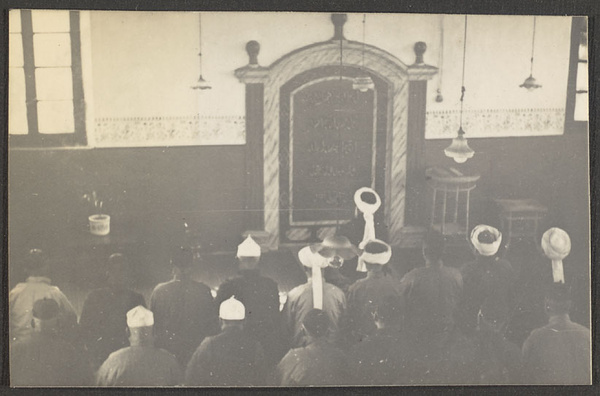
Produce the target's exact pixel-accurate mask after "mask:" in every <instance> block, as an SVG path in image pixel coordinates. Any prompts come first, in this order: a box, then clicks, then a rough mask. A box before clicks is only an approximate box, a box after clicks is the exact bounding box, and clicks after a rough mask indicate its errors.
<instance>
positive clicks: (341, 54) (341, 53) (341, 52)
mask: <svg viewBox="0 0 600 396" xmlns="http://www.w3.org/2000/svg"><path fill="white" fill-rule="evenodd" d="M342 56H343V49H342V37H340V81H342V66H343V63H342Z"/></svg>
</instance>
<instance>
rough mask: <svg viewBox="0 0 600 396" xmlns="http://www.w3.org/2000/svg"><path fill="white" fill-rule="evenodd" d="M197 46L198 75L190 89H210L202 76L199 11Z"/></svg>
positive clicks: (199, 16)
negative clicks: (198, 58)
mask: <svg viewBox="0 0 600 396" xmlns="http://www.w3.org/2000/svg"><path fill="white" fill-rule="evenodd" d="M198 32H199V35H198V39H199V41H198V43H199V44H198V47H199V52H198V56H199V57H200V77H198V82H197V83H196V84H195V85H193V86H192V89H199V90H201V91H203V90H205V89H211V88H212V87H211V86H210V84H209V83H208V82H207V81H206V80H205V79H204V78H203V77H202V13H201V12H199V13H198Z"/></svg>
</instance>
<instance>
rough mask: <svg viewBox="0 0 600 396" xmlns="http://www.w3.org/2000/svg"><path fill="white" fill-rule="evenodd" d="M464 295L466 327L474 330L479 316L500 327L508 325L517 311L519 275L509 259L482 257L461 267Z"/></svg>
mask: <svg viewBox="0 0 600 396" xmlns="http://www.w3.org/2000/svg"><path fill="white" fill-rule="evenodd" d="M460 271H461V274H462V278H463V296H462V299H461V318H462V320H463V321H464V323H463V324H462V325H463V326H464V327H465V328H466V329H474V328H475V327H476V325H477V315H478V313H479V311H480V310H481V314H482V315H483V316H484V317H485V319H486V320H487V321H490V322H495V323H497V324H498V326H502V327H503V324H504V325H505V324H506V323H507V322H508V320H509V318H510V317H511V314H512V313H513V310H514V309H515V300H516V298H515V286H516V280H517V279H516V274H515V273H514V271H513V269H512V266H511V265H510V263H509V262H508V261H506V260H503V259H500V258H498V257H484V256H479V257H478V258H477V260H475V261H472V262H470V263H467V264H465V265H464V266H463V267H462V268H461V270H460Z"/></svg>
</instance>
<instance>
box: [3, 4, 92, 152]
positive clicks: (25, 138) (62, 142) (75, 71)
mask: <svg viewBox="0 0 600 396" xmlns="http://www.w3.org/2000/svg"><path fill="white" fill-rule="evenodd" d="M20 13H21V37H22V41H23V70H24V72H25V98H26V109H27V129H28V133H27V134H25V135H17V134H14V135H11V134H10V131H9V133H8V144H9V147H11V148H12V147H76V146H87V133H86V123H85V111H86V109H85V99H84V92H83V71H82V59H81V31H80V15H79V11H69V25H70V26H69V36H70V39H71V75H72V82H73V99H72V102H73V124H74V125H73V128H74V131H73V132H68V133H56V134H43V133H40V132H39V125H38V106H37V104H38V99H37V94H36V81H35V70H36V66H35V61H34V53H33V51H34V48H33V45H34V44H33V36H34V32H33V23H32V16H31V10H20ZM9 72H10V71H9ZM9 105H10V103H9Z"/></svg>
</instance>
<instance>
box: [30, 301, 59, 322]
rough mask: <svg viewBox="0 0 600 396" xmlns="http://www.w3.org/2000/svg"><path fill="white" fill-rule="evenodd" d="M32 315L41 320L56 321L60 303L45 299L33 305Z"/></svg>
mask: <svg viewBox="0 0 600 396" xmlns="http://www.w3.org/2000/svg"><path fill="white" fill-rule="evenodd" d="M31 313H32V315H33V317H34V318H37V319H40V320H49V319H54V318H56V317H57V316H58V303H57V302H56V301H55V300H53V299H51V298H43V299H41V300H37V301H36V302H34V303H33V308H32V310H31Z"/></svg>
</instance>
